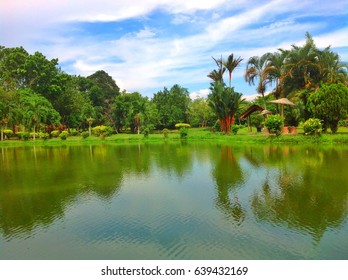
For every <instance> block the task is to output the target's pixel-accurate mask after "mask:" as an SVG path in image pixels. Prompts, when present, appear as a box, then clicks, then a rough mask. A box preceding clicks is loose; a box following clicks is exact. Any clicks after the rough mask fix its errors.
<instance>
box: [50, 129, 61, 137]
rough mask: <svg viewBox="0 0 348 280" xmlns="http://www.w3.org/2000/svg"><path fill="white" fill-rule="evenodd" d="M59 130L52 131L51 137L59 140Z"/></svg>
mask: <svg viewBox="0 0 348 280" xmlns="http://www.w3.org/2000/svg"><path fill="white" fill-rule="evenodd" d="M59 134H60V133H59V130H52V131H51V136H52V137H54V138H57V137H58V136H59Z"/></svg>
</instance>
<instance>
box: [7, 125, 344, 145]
mask: <svg viewBox="0 0 348 280" xmlns="http://www.w3.org/2000/svg"><path fill="white" fill-rule="evenodd" d="M178 140H181V138H180V133H179V132H178V131H175V130H173V131H170V132H169V133H168V135H167V137H164V135H163V134H162V133H160V132H157V133H152V134H150V135H149V136H148V137H147V138H145V137H144V135H142V134H139V135H138V134H127V133H121V134H114V135H112V136H109V137H105V138H100V137H95V136H91V137H88V138H86V139H83V138H82V137H81V136H69V137H68V139H67V140H61V139H60V138H52V139H48V140H40V139H38V140H35V141H33V140H28V141H24V140H13V139H10V140H5V141H1V142H0V147H8V146H33V145H35V146H36V145H39V146H41V145H47V146H56V145H84V144H87V145H89V144H99V143H134V142H163V141H178ZM186 140H187V141H223V142H231V143H250V144H253V143H289V144H290V143H295V144H297V143H298V144H300V143H303V144H306V143H316V144H348V128H346V127H340V128H339V130H338V133H336V134H331V133H327V134H322V135H321V136H305V135H304V134H303V130H302V129H301V128H299V129H298V131H297V134H294V135H291V134H287V135H281V136H279V137H276V136H275V135H269V134H268V135H267V134H264V133H262V132H256V131H255V129H253V131H252V132H249V131H248V129H247V128H242V129H240V130H239V131H238V133H237V135H233V134H231V135H224V134H221V133H219V132H212V131H210V130H209V129H204V128H191V129H189V130H188V136H187V138H186Z"/></svg>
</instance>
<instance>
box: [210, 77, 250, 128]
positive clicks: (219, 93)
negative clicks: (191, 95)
mask: <svg viewBox="0 0 348 280" xmlns="http://www.w3.org/2000/svg"><path fill="white" fill-rule="evenodd" d="M210 90H211V94H210V95H209V96H208V104H209V106H210V107H211V108H212V109H213V110H214V111H215V112H216V114H217V116H218V119H219V123H220V129H221V131H222V132H224V133H226V134H229V133H230V132H231V126H232V125H233V124H234V118H235V113H236V112H237V111H238V109H239V106H240V104H241V102H242V101H243V99H242V94H241V93H238V92H235V91H234V89H233V88H228V87H226V86H225V84H224V83H221V82H215V83H212V84H211V88H210Z"/></svg>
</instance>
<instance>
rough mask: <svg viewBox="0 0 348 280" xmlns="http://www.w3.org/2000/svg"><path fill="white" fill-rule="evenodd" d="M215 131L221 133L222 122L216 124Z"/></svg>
mask: <svg viewBox="0 0 348 280" xmlns="http://www.w3.org/2000/svg"><path fill="white" fill-rule="evenodd" d="M214 129H215V131H221V127H220V121H219V120H217V121H216V122H215V125H214Z"/></svg>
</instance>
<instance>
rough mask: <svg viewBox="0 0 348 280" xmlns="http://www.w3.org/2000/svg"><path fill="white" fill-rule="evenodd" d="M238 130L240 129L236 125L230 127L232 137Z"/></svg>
mask: <svg viewBox="0 0 348 280" xmlns="http://www.w3.org/2000/svg"><path fill="white" fill-rule="evenodd" d="M239 128H240V126H239V125H236V124H234V125H232V128H231V129H232V133H233V134H234V135H237V133H238V130H239Z"/></svg>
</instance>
